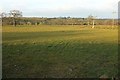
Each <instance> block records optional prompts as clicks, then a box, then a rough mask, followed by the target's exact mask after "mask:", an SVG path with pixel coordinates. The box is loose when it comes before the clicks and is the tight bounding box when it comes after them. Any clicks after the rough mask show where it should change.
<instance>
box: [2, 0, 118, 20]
mask: <svg viewBox="0 0 120 80" xmlns="http://www.w3.org/2000/svg"><path fill="white" fill-rule="evenodd" d="M118 2H119V0H0V13H1V12H6V13H8V12H9V11H10V10H20V11H22V13H23V16H24V17H68V16H70V17H88V16H89V15H93V16H95V17H98V18H112V17H113V15H112V12H113V11H115V12H118V11H117V10H118ZM114 17H115V18H117V13H116V14H114Z"/></svg>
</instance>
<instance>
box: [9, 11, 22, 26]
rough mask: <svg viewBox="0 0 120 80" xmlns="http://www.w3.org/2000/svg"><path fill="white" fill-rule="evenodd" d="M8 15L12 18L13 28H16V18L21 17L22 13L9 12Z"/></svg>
mask: <svg viewBox="0 0 120 80" xmlns="http://www.w3.org/2000/svg"><path fill="white" fill-rule="evenodd" d="M9 14H10V17H12V18H13V26H16V25H17V24H16V18H18V17H22V12H21V11H19V10H11V11H10V13H9Z"/></svg>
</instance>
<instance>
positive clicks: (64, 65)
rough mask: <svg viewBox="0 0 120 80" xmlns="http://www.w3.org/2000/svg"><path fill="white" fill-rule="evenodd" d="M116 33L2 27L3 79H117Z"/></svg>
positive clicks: (70, 29) (113, 31)
mask: <svg viewBox="0 0 120 80" xmlns="http://www.w3.org/2000/svg"><path fill="white" fill-rule="evenodd" d="M117 36H118V35H117V29H108V28H107V29H104V28H95V29H91V28H87V27H82V28H81V27H80V26H57V25H56V26H49V25H46V26H45V25H44V26H31V27H27V26H26V27H25V26H24V27H23V26H21V27H20V26H19V27H11V26H5V27H3V43H2V44H3V78H36V77H37V78H44V77H47V78H61V77H65V78H86V77H88V78H93V77H94V78H97V77H100V76H102V75H106V76H107V77H115V76H117V55H118V50H117V49H118V45H117V41H118V37H117Z"/></svg>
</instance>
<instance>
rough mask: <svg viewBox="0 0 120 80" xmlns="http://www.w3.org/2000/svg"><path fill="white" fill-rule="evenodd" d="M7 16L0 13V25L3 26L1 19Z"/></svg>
mask: <svg viewBox="0 0 120 80" xmlns="http://www.w3.org/2000/svg"><path fill="white" fill-rule="evenodd" d="M6 16H7V14H6V13H5V12H2V13H0V25H1V26H3V18H5V17H6Z"/></svg>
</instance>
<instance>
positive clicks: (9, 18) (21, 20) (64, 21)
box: [0, 10, 118, 26]
mask: <svg viewBox="0 0 120 80" xmlns="http://www.w3.org/2000/svg"><path fill="white" fill-rule="evenodd" d="M0 16H1V17H2V23H3V26H4V25H13V26H16V25H93V21H94V25H112V24H113V22H112V19H97V18H94V17H93V16H92V15H89V16H88V17H87V18H74V17H54V18H45V17H39V18H38V17H23V16H22V12H21V11H19V10H11V11H10V12H9V13H8V15H7V14H6V13H1V15H0ZM117 24H118V20H117V19H115V22H114V25H117Z"/></svg>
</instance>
